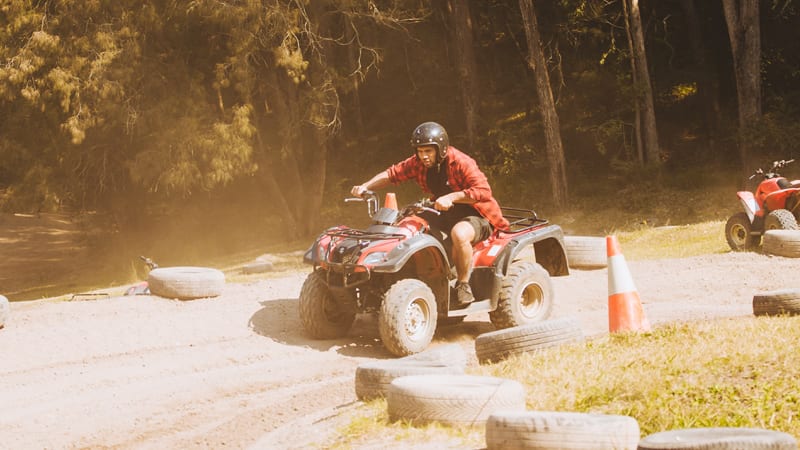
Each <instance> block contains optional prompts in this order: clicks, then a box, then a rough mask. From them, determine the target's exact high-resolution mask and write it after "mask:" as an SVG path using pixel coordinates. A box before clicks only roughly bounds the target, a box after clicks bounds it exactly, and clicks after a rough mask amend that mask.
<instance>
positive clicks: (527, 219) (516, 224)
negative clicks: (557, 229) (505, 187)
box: [500, 206, 548, 233]
mask: <svg viewBox="0 0 800 450" xmlns="http://www.w3.org/2000/svg"><path fill="white" fill-rule="evenodd" d="M500 210H501V211H502V213H503V217H505V218H506V220H508V222H509V225H508V230H501V231H503V232H505V233H519V232H521V231H527V230H530V229H531V228H534V227H538V226H540V225H546V224H547V223H548V220H547V219H540V218H539V217H538V216H537V215H536V211H534V210H532V209H526V208H512V207H508V206H501V207H500Z"/></svg>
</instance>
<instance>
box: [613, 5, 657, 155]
mask: <svg viewBox="0 0 800 450" xmlns="http://www.w3.org/2000/svg"><path fill="white" fill-rule="evenodd" d="M622 4H623V8H624V9H625V23H626V27H627V29H628V30H629V31H628V36H629V42H630V49H631V53H632V54H633V74H634V78H633V79H634V90H635V93H636V103H637V104H636V111H637V116H639V117H638V118H637V119H638V120H637V130H641V140H642V144H643V146H644V152H643V153H644V155H643V156H644V161H643V162H644V163H646V164H650V165H658V164H660V163H661V159H660V153H661V150H660V148H659V145H658V130H657V128H656V113H655V105H654V103H653V88H652V86H651V84H650V70H649V69H648V67H647V54H646V52H645V45H644V32H643V31H642V17H641V13H640V12H639V0H622ZM639 113H640V114H639Z"/></svg>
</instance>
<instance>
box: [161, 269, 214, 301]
mask: <svg viewBox="0 0 800 450" xmlns="http://www.w3.org/2000/svg"><path fill="white" fill-rule="evenodd" d="M147 284H148V286H149V287H150V292H151V293H152V294H153V295H158V296H160V297H165V298H176V299H179V300H192V299H196V298H206V297H217V296H219V295H220V294H222V289H223V287H224V286H225V274H224V273H222V271H220V270H217V269H211V268H208V267H159V268H157V269H153V270H151V271H150V274H149V275H148V277H147Z"/></svg>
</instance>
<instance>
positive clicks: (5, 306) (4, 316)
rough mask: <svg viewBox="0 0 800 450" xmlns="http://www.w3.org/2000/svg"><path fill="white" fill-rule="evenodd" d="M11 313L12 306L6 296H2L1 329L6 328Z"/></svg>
mask: <svg viewBox="0 0 800 450" xmlns="http://www.w3.org/2000/svg"><path fill="white" fill-rule="evenodd" d="M10 313H11V305H10V304H9V302H8V299H7V298H6V297H5V296H4V295H0V328H3V327H5V326H6V321H7V320H8V316H9V314H10Z"/></svg>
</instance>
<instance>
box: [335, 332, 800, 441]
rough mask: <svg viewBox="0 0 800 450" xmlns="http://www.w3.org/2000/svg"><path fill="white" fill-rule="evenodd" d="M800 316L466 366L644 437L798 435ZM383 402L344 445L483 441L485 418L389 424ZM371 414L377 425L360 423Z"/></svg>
mask: <svg viewBox="0 0 800 450" xmlns="http://www.w3.org/2000/svg"><path fill="white" fill-rule="evenodd" d="M798 325H800V318H795V317H758V318H757V317H748V318H735V319H721V320H714V321H703V322H691V323H678V324H671V325H666V326H662V327H658V328H656V329H655V330H653V332H651V333H645V334H634V333H625V334H614V335H609V336H606V337H604V338H601V339H597V340H593V341H589V342H587V343H586V344H585V345H567V346H561V347H557V348H552V349H545V350H543V351H539V352H536V353H529V354H524V355H521V356H517V357H514V358H511V359H508V360H506V361H503V362H501V363H498V364H492V365H486V366H477V367H470V368H468V369H467V372H468V373H471V374H474V375H482V376H495V377H503V378H509V379H513V380H517V381H519V382H521V383H523V385H525V387H526V398H527V409H529V410H539V411H575V412H592V413H603V414H621V415H627V416H631V417H633V418H635V419H636V420H637V421H638V422H639V427H640V429H641V433H642V437H644V436H646V435H648V434H652V433H655V432H659V431H665V430H673V429H680V428H690V427H755V428H764V429H770V430H777V431H783V432H786V433H789V434H791V435H793V436H800V420H798V417H797V415H798V414H799V413H798V411H800V388H799V387H798V384H797V379H798V378H800V353H798V352H797V351H796V349H795V343H796V342H798V340H800V326H798ZM744 337H746V338H744ZM743 339H747V345H743ZM385 408H386V406H385V401H383V400H380V401H375V402H373V403H372V409H371V412H370V413H368V415H370V417H369V418H367V417H364V416H361V417H354V418H353V421H352V423H353V424H354V425H352V426H351V428H350V432H348V433H343V434H342V438H341V439H340V440H339V441H338V442H337V445H340V447H336V448H347V446H348V445H351V446H352V445H354V444H357V443H364V442H371V440H372V439H375V440H378V439H380V441H379V442H387V439H389V440H391V439H396V440H398V442H399V441H402V442H403V443H404V444H405V445H409V443H410V444H414V443H422V442H431V441H435V442H456V441H458V442H461V443H463V447H462V448H479V447H480V446H482V445H485V441H484V436H483V431H484V430H483V429H481V427H476V428H467V429H453V428H448V427H439V426H427V427H424V428H415V427H412V426H409V425H407V424H402V423H389V422H388V418H387V417H386V412H385ZM364 423H369V425H370V426H368V427H366V426H359V425H358V424H364ZM476 446H477V447H476ZM452 448H456V447H452Z"/></svg>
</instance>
